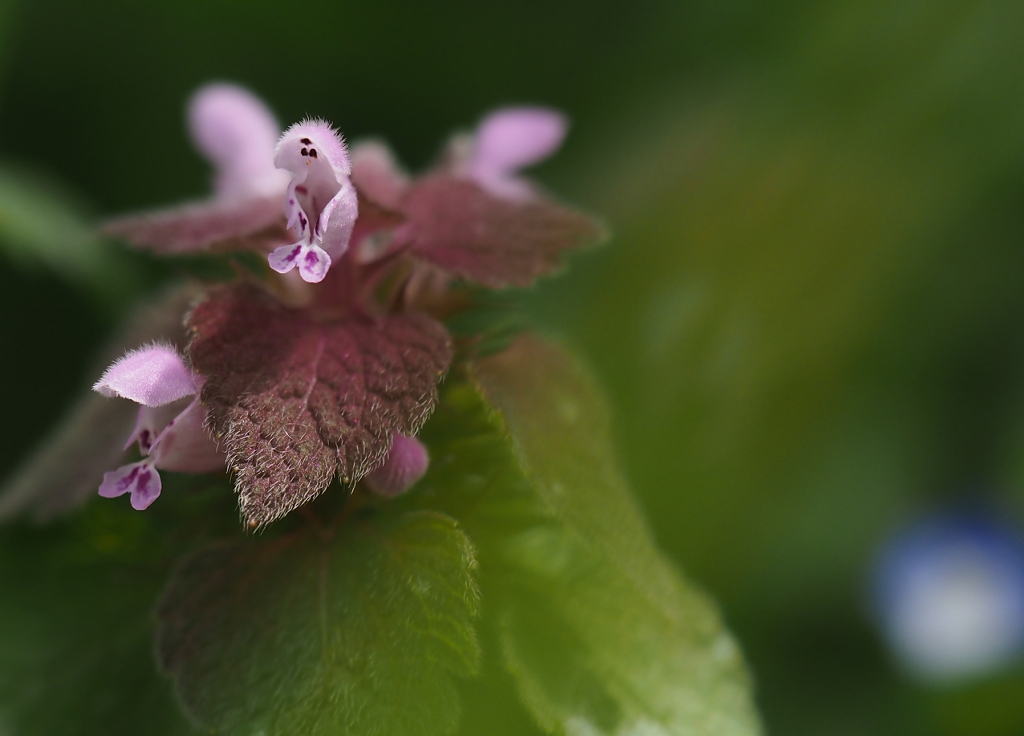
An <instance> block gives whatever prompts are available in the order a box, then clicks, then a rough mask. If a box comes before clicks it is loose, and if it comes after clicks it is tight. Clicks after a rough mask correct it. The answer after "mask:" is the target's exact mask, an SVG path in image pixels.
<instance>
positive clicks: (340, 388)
mask: <svg viewBox="0 0 1024 736" xmlns="http://www.w3.org/2000/svg"><path fill="white" fill-rule="evenodd" d="M189 326H190V328H191V330H192V335H193V337H192V343H191V345H190V347H189V355H190V358H191V360H192V365H193V367H194V368H195V370H196V371H198V372H199V373H201V374H202V375H203V376H204V378H205V379H206V383H205V385H204V387H203V390H202V401H203V403H204V404H206V405H207V406H208V407H209V410H210V423H211V429H212V430H213V432H214V434H215V436H216V437H217V438H218V439H219V440H220V441H221V442H222V443H223V445H222V447H223V449H224V450H225V451H226V452H227V456H228V465H229V467H230V468H231V470H232V471H233V472H234V473H235V474H236V489H237V491H238V493H239V496H240V504H241V509H242V513H243V515H244V516H245V518H246V520H247V521H249V523H250V524H254V525H263V524H267V523H269V522H271V521H274V520H275V519H278V518H280V517H282V516H284V515H285V514H287V513H288V512H289V511H291V510H292V509H295V508H297V507H298V506H301V505H302V504H304V503H306V502H307V501H310V500H311V499H313V498H315V497H316V496H317V495H319V494H320V493H322V492H323V491H324V490H325V489H326V488H327V487H328V485H329V484H330V483H331V481H332V480H333V479H334V477H335V476H338V477H340V478H341V480H342V482H343V483H346V484H352V483H355V482H356V481H358V480H359V479H360V478H362V477H364V476H365V475H366V474H367V473H369V472H370V471H371V470H373V469H374V468H376V467H377V466H378V465H379V464H380V463H381V462H382V461H383V459H384V457H385V456H386V455H387V452H388V450H389V449H390V443H391V437H392V434H393V433H394V432H399V433H402V434H406V435H414V434H416V432H417V431H419V429H420V427H421V426H422V425H423V423H424V422H425V421H426V419H427V417H428V416H429V415H430V413H431V411H433V408H434V405H435V403H436V401H437V383H438V381H439V380H440V379H441V377H442V376H443V375H444V372H445V371H446V370H447V369H448V365H449V363H450V362H451V340H450V337H449V335H448V332H447V331H446V330H445V328H444V327H443V326H442V325H441V324H440V323H439V322H437V321H436V320H434V319H433V318H431V317H428V316H427V315H424V314H420V313H406V314H400V315H393V316H389V317H386V318H384V319H382V320H380V321H376V322H371V321H369V320H365V319H360V318H356V317H351V318H348V319H346V320H344V321H342V322H335V323H322V322H316V321H314V320H312V319H310V318H309V317H308V316H307V315H305V314H303V313H300V312H296V311H292V310H289V309H286V308H284V307H283V306H281V305H280V304H278V303H276V302H275V301H273V300H272V299H271V298H270V297H268V296H266V295H264V294H263V293H262V292H260V291H259V290H257V289H256V288H255V287H252V286H247V285H236V286H232V287H226V288H222V289H220V290H217V291H214V292H212V293H211V294H210V296H209V298H208V299H207V300H206V301H205V302H203V303H202V304H200V305H199V306H198V307H197V308H196V309H195V310H194V312H193V313H192V315H191V317H190V319H189Z"/></svg>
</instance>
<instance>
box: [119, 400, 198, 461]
mask: <svg viewBox="0 0 1024 736" xmlns="http://www.w3.org/2000/svg"><path fill="white" fill-rule="evenodd" d="M186 401H187V399H181V400H179V401H173V402H171V403H170V404H164V405H163V406H140V407H139V413H138V415H137V416H136V418H135V428H134V429H133V430H132V434H131V436H130V437H129V438H128V441H127V442H125V445H124V449H126V450H127V449H128V448H129V447H131V446H132V443H134V442H138V443H139V452H141V453H142V454H143V455H148V454H149V451H150V450H151V449H152V447H153V443H154V442H156V438H157V437H159V436H160V433H161V432H163V431H164V429H165V428H166V427H167V425H168V424H170V423H171V420H172V419H174V417H176V416H178V415H179V414H180V413H181V412H182V410H183V409H184V408H185V406H187V405H188V404H187V403H186Z"/></svg>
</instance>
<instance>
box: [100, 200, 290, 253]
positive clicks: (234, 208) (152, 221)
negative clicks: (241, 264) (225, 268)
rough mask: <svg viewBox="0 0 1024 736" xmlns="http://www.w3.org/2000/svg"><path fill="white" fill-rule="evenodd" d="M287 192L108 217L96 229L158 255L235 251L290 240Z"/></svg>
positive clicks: (210, 201)
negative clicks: (286, 202) (286, 204)
mask: <svg viewBox="0 0 1024 736" xmlns="http://www.w3.org/2000/svg"><path fill="white" fill-rule="evenodd" d="M284 202H285V192H284V189H282V190H281V191H279V192H274V193H272V194H264V195H254V196H251V197H244V198H233V199H210V200H207V201H202V202H190V203H187V204H183V205H181V206H179V207H172V208H169V209H164V210H156V211H152V212H142V213H140V214H136V215H127V216H125V217H119V218H117V219H113V220H108V221H107V222H105V223H103V224H102V225H101V226H100V232H101V233H103V234H104V235H108V236H111V237H117V238H123V239H124V240H127V241H128V242H129V243H131V244H132V245H134V246H137V247H139V248H144V249H147V250H152V251H155V252H157V253H164V254H179V253H191V252H194V251H203V250H213V249H216V250H237V249H241V248H260V247H265V246H266V245H269V244H275V245H276V244H278V243H281V242H284V241H287V240H289V239H290V238H291V235H289V233H288V229H287V228H286V227H285V214H284Z"/></svg>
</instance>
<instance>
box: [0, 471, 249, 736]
mask: <svg viewBox="0 0 1024 736" xmlns="http://www.w3.org/2000/svg"><path fill="white" fill-rule="evenodd" d="M165 481H166V482H165V494H164V495H165V497H164V498H162V499H161V500H160V501H161V502H160V504H159V505H158V506H155V507H154V508H153V509H151V510H150V512H149V513H146V514H139V513H137V512H135V511H134V510H133V509H131V508H130V507H129V506H128V505H127V504H111V503H103V502H98V503H94V504H91V505H90V506H88V507H87V508H86V509H85V510H84V511H82V513H80V514H77V515H75V516H74V517H68V518H66V519H62V520H60V521H58V522H54V523H53V524H50V525H48V526H46V527H44V528H39V527H38V526H35V525H29V524H27V523H26V524H11V525H5V526H3V527H0V591H2V592H0V733H3V734H5V736H96V734H103V735H104V736H188V735H190V734H195V733H196V732H195V731H194V730H193V729H192V727H191V726H190V725H189V723H188V722H187V720H186V719H185V718H184V716H183V715H182V714H181V712H180V709H179V707H178V705H177V703H176V702H175V699H174V695H173V690H172V688H171V686H170V683H169V682H167V680H166V678H163V677H161V676H160V675H159V672H158V670H157V667H156V662H155V657H154V655H153V634H154V621H153V615H152V612H153V607H154V603H155V601H156V599H157V597H158V596H159V594H160V590H161V587H162V586H163V585H164V583H165V582H166V580H167V577H168V575H169V574H170V571H171V569H172V568H173V565H174V562H175V560H176V559H177V558H178V556H179V555H181V554H182V552H183V551H184V550H186V549H188V548H190V547H191V546H192V545H194V544H195V543H196V541H197V540H199V539H202V538H204V537H205V536H208V535H210V534H212V533H218V532H219V529H213V528H211V523H212V522H214V521H215V520H219V521H217V522H216V523H219V524H221V525H223V526H227V527H228V528H237V525H236V524H235V517H234V513H233V511H232V509H231V505H232V504H231V500H230V498H231V497H230V492H229V491H228V489H227V487H226V484H224V483H223V482H221V483H220V484H219V486H218V487H215V488H212V489H210V490H209V491H206V490H204V491H203V492H202V493H199V494H191V493H189V492H188V491H187V489H185V488H182V487H181V484H180V483H177V482H175V480H174V479H171V478H168V479H165Z"/></svg>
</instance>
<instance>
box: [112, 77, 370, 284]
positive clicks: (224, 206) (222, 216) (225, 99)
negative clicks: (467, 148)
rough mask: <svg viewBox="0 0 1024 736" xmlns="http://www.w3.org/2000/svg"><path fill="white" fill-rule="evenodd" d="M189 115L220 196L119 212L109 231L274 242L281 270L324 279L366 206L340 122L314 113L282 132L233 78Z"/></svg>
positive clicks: (200, 246)
mask: <svg viewBox="0 0 1024 736" xmlns="http://www.w3.org/2000/svg"><path fill="white" fill-rule="evenodd" d="M188 119H189V128H190V130H191V133H192V138H193V141H194V143H195V144H196V147H197V148H198V149H199V150H200V152H202V153H203V154H204V155H205V156H206V157H207V158H208V159H209V160H210V162H211V163H212V164H213V166H214V170H215V173H214V195H213V197H211V198H210V199H207V200H205V201H200V202H192V203H187V204H184V205H181V206H179V207H174V208H171V209H167V210H159V211H156V212H149V213H144V214H142V215H134V216H128V217H124V218H120V219H116V220H112V221H110V222H108V223H106V224H105V225H104V227H103V230H104V232H106V233H107V234H109V235H116V236H121V237H125V238H127V239H128V240H129V241H130V242H132V243H133V244H135V245H138V246H142V247H145V248H151V249H153V250H156V251H159V252H162V253H186V252H192V251H198V250H207V249H210V248H214V247H217V246H219V245H221V244H230V245H231V246H234V247H237V246H239V245H241V246H250V247H255V248H257V249H266V250H269V251H272V252H271V253H270V255H269V257H268V260H269V263H270V267H271V268H273V269H274V270H275V271H278V272H279V273H285V272H287V271H290V270H292V269H293V268H296V267H297V268H298V271H299V274H300V276H301V277H302V278H303V280H305V281H307V282H309V283H317V282H319V281H322V280H323V278H324V276H326V275H327V271H328V269H329V268H330V267H331V262H332V260H334V259H337V258H339V257H340V256H341V255H342V254H344V253H345V251H346V250H347V248H348V243H349V239H350V237H351V235H352V229H353V227H354V226H355V221H356V216H357V215H358V203H357V199H356V191H355V188H354V187H353V186H352V182H351V181H350V180H349V174H350V173H351V167H350V165H349V159H348V151H347V150H346V148H345V143H344V141H342V139H341V136H340V135H339V134H338V133H337V131H335V130H334V129H333V128H331V126H330V125H328V124H327V123H326V122H324V121H322V120H306V121H303V122H301V123H296V124H295V125H293V126H292V127H290V128H289V129H288V130H287V131H285V133H284V135H282V136H280V140H278V136H279V132H280V128H279V126H278V124H277V122H276V121H275V120H274V116H273V115H272V114H271V112H270V111H269V110H268V109H267V107H266V106H265V105H264V104H263V103H262V102H261V101H260V100H259V99H258V98H257V97H255V96H254V95H253V94H252V93H250V92H249V91H247V90H245V89H242V88H241V87H236V86H233V85H229V84H212V85H208V86H206V87H203V88H202V89H200V90H199V91H198V92H197V93H196V94H195V95H194V96H193V98H192V101H191V103H190V104H189V114H188ZM289 174H290V175H291V177H290V178H289ZM294 237H298V240H297V241H296V242H293V243H291V244H290V245H288V244H287V243H288V241H289V240H290V239H292V238H294Z"/></svg>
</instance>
